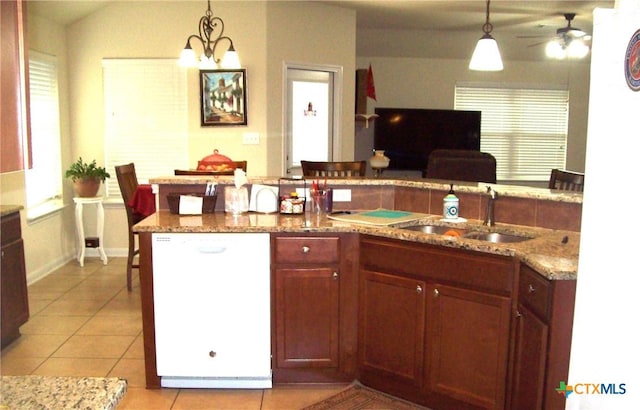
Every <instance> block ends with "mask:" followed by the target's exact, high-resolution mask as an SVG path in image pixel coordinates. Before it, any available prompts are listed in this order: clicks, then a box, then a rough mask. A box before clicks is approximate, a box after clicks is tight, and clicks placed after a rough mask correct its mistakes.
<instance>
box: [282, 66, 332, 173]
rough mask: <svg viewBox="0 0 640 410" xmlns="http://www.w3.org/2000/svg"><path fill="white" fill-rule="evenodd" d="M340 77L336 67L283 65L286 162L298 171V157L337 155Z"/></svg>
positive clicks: (289, 169)
mask: <svg viewBox="0 0 640 410" xmlns="http://www.w3.org/2000/svg"><path fill="white" fill-rule="evenodd" d="M341 80H342V77H341V69H340V68H337V67H323V66H314V67H304V66H288V67H286V83H285V84H286V93H285V94H286V96H287V106H286V115H285V117H286V121H285V136H286V138H285V150H284V151H285V152H284V153H285V161H284V162H285V163H284V167H285V170H286V174H287V175H288V176H292V175H300V174H301V173H302V172H301V169H300V161H301V160H308V161H333V160H334V158H337V157H338V156H339V155H337V153H338V149H339V141H338V138H336V135H337V132H336V124H339V122H338V121H337V117H336V116H337V112H339V108H338V107H339V106H340V102H339V101H337V100H336V97H337V95H339V94H338V93H336V90H337V89H338V87H340V83H341Z"/></svg>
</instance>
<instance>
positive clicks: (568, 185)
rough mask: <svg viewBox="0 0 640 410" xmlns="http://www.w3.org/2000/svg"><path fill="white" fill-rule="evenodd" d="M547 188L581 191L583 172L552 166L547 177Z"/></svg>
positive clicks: (582, 189) (582, 188)
mask: <svg viewBox="0 0 640 410" xmlns="http://www.w3.org/2000/svg"><path fill="white" fill-rule="evenodd" d="M549 189H560V190H563V191H575V192H583V191H584V174H583V173H580V172H573V171H566V170H561V169H557V168H554V169H552V170H551V176H550V178H549Z"/></svg>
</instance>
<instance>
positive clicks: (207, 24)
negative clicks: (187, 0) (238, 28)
mask: <svg viewBox="0 0 640 410" xmlns="http://www.w3.org/2000/svg"><path fill="white" fill-rule="evenodd" d="M198 31H199V35H198V34H192V35H190V36H189V37H188V38H187V44H186V45H185V47H184V49H183V50H182V53H181V54H180V60H179V63H180V65H181V66H184V67H196V66H198V67H199V68H200V69H215V68H240V60H239V59H238V53H236V49H235V48H234V47H233V41H232V40H231V38H229V37H228V36H223V33H224V21H222V19H221V18H220V17H214V16H213V13H212V12H211V0H207V11H206V13H205V15H204V16H202V17H201V18H200V23H199V25H198ZM215 34H217V37H213V36H214V35H215ZM212 37H213V38H212ZM192 39H196V40H198V41H199V42H200V44H201V45H202V49H203V51H202V55H201V56H200V63H199V64H198V60H197V59H196V53H195V52H194V51H193V49H192V48H191V40H192ZM220 43H228V44H229V47H228V48H227V51H226V52H225V54H224V56H223V58H222V60H220V59H219V58H216V57H215V51H216V47H217V46H218V44H220ZM218 66H220V67H218Z"/></svg>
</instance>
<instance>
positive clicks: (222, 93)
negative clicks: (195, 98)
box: [200, 68, 247, 127]
mask: <svg viewBox="0 0 640 410" xmlns="http://www.w3.org/2000/svg"><path fill="white" fill-rule="evenodd" d="M200 123H201V125H202V126H203V127H210V126H230V125H247V71H246V70H245V69H243V68H242V69H220V70H200Z"/></svg>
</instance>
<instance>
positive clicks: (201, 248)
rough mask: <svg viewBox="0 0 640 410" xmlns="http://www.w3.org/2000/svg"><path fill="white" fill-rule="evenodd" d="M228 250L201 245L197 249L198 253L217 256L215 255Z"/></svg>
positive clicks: (223, 247) (221, 247) (222, 247)
mask: <svg viewBox="0 0 640 410" xmlns="http://www.w3.org/2000/svg"><path fill="white" fill-rule="evenodd" d="M226 250H227V248H226V247H225V246H206V245H200V246H198V247H197V248H196V251H197V252H198V253H205V254H215V253H223V252H225V251H226Z"/></svg>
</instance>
